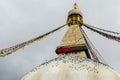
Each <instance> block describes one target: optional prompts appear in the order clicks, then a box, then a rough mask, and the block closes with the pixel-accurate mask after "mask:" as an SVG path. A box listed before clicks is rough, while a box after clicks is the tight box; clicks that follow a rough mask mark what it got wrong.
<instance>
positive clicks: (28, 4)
mask: <svg viewBox="0 0 120 80" xmlns="http://www.w3.org/2000/svg"><path fill="white" fill-rule="evenodd" d="M76 2H77V4H78V6H79V8H80V9H81V11H82V13H83V17H84V22H85V23H88V24H91V25H94V26H96V27H99V28H103V29H108V30H113V31H116V32H120V0H77V1H76ZM73 3H74V0H0V49H2V48H5V47H10V46H12V45H14V44H18V43H21V42H23V41H26V40H29V39H32V38H35V37H37V36H39V35H41V34H43V33H45V32H48V31H50V30H52V29H54V28H57V27H59V26H61V25H63V24H65V23H66V18H67V13H68V11H69V10H70V9H72V7H73ZM67 29H68V27H65V28H63V29H61V30H59V31H58V32H56V33H54V34H52V35H50V36H48V37H46V38H45V39H43V40H42V41H40V42H36V43H35V44H32V45H30V46H27V47H25V48H24V49H21V50H19V51H17V52H15V53H14V54H12V55H9V56H6V57H5V58H0V80H20V78H21V77H22V76H23V75H25V74H26V73H27V72H29V71H30V70H32V69H33V68H35V67H36V66H38V65H40V64H41V63H43V62H46V61H48V60H50V59H53V58H55V57H57V55H56V54H55V49H56V47H57V46H59V43H60V41H61V39H62V37H63V35H64V34H65V32H66V31H67ZM85 31H86V33H87V34H88V36H89V38H90V40H91V41H92V42H93V44H94V46H95V47H96V48H97V49H98V51H99V52H100V54H101V55H102V56H103V58H104V59H105V61H106V62H107V63H108V64H109V65H110V66H111V67H112V68H114V69H115V70H116V71H118V72H120V67H119V66H120V62H119V61H120V43H118V42H115V41H113V40H109V39H106V38H104V37H102V36H100V35H99V34H96V33H94V32H92V31H90V30H87V29H86V30H85Z"/></svg>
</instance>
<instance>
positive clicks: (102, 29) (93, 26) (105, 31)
mask: <svg viewBox="0 0 120 80" xmlns="http://www.w3.org/2000/svg"><path fill="white" fill-rule="evenodd" d="M83 25H86V26H89V27H91V28H95V29H98V30H102V31H104V32H109V33H113V34H117V35H119V34H120V33H118V32H114V31H110V30H105V29H101V28H97V27H95V26H91V25H88V24H83Z"/></svg>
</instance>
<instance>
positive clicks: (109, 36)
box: [83, 24, 120, 42]
mask: <svg viewBox="0 0 120 80" xmlns="http://www.w3.org/2000/svg"><path fill="white" fill-rule="evenodd" d="M83 25H84V26H85V27H86V28H88V29H90V30H92V31H94V32H96V33H98V34H100V35H102V36H104V37H106V38H108V39H113V40H115V41H118V42H120V37H118V36H114V35H111V34H108V33H105V32H101V31H99V30H96V29H94V28H92V27H89V26H88V25H86V24H83Z"/></svg>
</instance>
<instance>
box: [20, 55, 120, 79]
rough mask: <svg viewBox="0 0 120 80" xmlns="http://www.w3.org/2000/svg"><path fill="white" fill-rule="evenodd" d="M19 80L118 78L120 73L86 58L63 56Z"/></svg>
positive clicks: (42, 65)
mask: <svg viewBox="0 0 120 80" xmlns="http://www.w3.org/2000/svg"><path fill="white" fill-rule="evenodd" d="M21 80H120V74H119V73H117V72H115V71H114V70H112V69H111V68H110V67H109V66H107V65H105V64H102V63H98V62H95V61H93V60H90V59H88V58H83V57H78V56H64V57H62V58H56V59H53V60H51V61H48V62H46V63H44V64H41V65H40V66H38V67H37V68H35V69H34V70H32V71H31V72H29V73H28V74H26V75H25V76H24V77H23V78H22V79H21Z"/></svg>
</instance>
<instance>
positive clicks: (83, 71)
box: [21, 3, 120, 80]
mask: <svg viewBox="0 0 120 80" xmlns="http://www.w3.org/2000/svg"><path fill="white" fill-rule="evenodd" d="M82 23H83V16H82V12H81V11H80V9H79V8H78V6H77V4H76V3H75V4H74V7H73V9H72V10H70V11H69V12H68V18H67V25H68V27H69V29H68V30H67V32H66V34H65V36H64V37H63V39H62V41H61V43H60V45H59V46H58V47H57V48H56V53H57V54H58V57H57V58H55V59H53V60H50V61H48V62H45V63H43V64H41V65H40V66H38V67H36V68H35V69H33V70H32V71H30V72H28V73H27V74H26V75H25V76H24V77H23V78H22V79H21V80H120V74H119V73H118V72H116V71H114V70H113V69H112V68H111V67H110V66H109V65H107V64H106V63H104V61H103V60H102V58H101V57H100V55H99V54H98V53H97V52H96V51H94V50H91V46H90V45H89V40H88V39H87V36H86V35H85V34H84V31H83V29H82V27H83V26H82V25H83V24H82Z"/></svg>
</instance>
